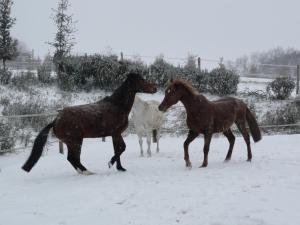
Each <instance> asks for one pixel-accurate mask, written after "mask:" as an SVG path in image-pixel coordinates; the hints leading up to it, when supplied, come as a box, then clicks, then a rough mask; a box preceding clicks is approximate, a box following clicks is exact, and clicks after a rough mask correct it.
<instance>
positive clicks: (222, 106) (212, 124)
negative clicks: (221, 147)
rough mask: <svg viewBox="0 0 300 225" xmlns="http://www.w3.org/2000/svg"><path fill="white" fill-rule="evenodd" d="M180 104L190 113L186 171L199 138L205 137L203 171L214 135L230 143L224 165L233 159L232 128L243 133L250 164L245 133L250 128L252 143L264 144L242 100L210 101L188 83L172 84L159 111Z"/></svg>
mask: <svg viewBox="0 0 300 225" xmlns="http://www.w3.org/2000/svg"><path fill="white" fill-rule="evenodd" d="M178 101H181V102H182V103H183V105H184V107H185V109H186V113H187V126H188V128H189V133H188V137H187V139H186V140H185V142H184V160H185V162H186V166H187V167H191V166H192V164H191V161H190V159H189V152H188V147H189V144H190V143H191V142H192V141H193V140H194V139H195V138H196V137H197V136H198V135H199V134H204V148H203V152H204V160H203V164H202V167H206V166H207V163H208V162H207V156H208V152H209V145H210V141H211V138H212V135H213V133H220V132H222V133H223V134H224V135H225V136H226V137H227V139H228V141H229V150H228V153H227V156H226V158H225V161H228V160H230V159H231V154H232V149H233V145H234V142H235V136H234V135H233V133H232V131H231V129H230V127H231V126H232V125H233V123H235V124H236V125H237V127H238V129H239V130H240V132H241V133H242V135H243V137H244V139H245V142H246V144H247V150H248V161H251V159H252V153H251V146H250V137H249V134H248V131H247V129H246V122H247V123H248V125H249V128H250V132H251V134H252V137H253V140H254V141H255V142H258V141H259V140H261V133H260V130H259V127H258V125H257V122H256V119H255V117H254V116H253V115H252V114H251V112H250V110H249V108H248V107H247V105H246V104H245V103H244V102H243V101H242V100H239V99H236V98H231V97H226V98H222V99H220V100H217V101H209V100H208V99H206V98H205V97H204V96H203V95H200V94H198V93H196V92H195V91H194V90H193V88H192V87H191V85H189V84H188V83H187V82H185V81H180V80H174V81H173V80H171V81H170V83H169V85H168V86H167V88H166V90H165V98H164V100H163V101H162V103H161V104H160V105H159V110H161V111H164V112H165V111H166V110H167V109H168V108H169V107H170V106H172V105H174V104H176V103H177V102H178Z"/></svg>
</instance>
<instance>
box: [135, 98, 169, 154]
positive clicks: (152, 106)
mask: <svg viewBox="0 0 300 225" xmlns="http://www.w3.org/2000/svg"><path fill="white" fill-rule="evenodd" d="M159 104H160V103H159V102H157V101H154V100H151V101H143V100H142V99H140V98H139V97H138V96H135V99H134V103H133V107H132V121H133V125H134V128H135V131H136V134H137V135H138V138H139V144H140V148H141V156H144V152H143V139H142V137H143V135H145V134H146V137H147V144H148V149H147V154H148V156H149V157H150V156H151V149H150V145H151V134H153V142H154V143H155V142H156V143H157V146H156V152H157V153H158V152H159V138H160V129H161V125H162V123H163V119H164V114H163V113H162V112H161V111H159V110H158V106H159Z"/></svg>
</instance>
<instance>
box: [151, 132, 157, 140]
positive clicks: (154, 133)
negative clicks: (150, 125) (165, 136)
mask: <svg viewBox="0 0 300 225" xmlns="http://www.w3.org/2000/svg"><path fill="white" fill-rule="evenodd" d="M152 140H153V143H157V130H156V129H155V130H152Z"/></svg>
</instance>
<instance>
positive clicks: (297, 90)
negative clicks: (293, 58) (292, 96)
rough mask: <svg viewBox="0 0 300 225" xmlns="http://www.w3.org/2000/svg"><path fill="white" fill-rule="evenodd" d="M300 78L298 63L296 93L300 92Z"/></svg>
mask: <svg viewBox="0 0 300 225" xmlns="http://www.w3.org/2000/svg"><path fill="white" fill-rule="evenodd" d="M299 79H300V65H297V86H296V94H297V95H298V94H299V88H300V87H299Z"/></svg>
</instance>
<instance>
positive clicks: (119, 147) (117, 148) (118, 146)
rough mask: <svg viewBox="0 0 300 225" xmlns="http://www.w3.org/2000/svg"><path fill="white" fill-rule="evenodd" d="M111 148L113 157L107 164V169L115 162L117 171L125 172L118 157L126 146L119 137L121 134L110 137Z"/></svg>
mask: <svg viewBox="0 0 300 225" xmlns="http://www.w3.org/2000/svg"><path fill="white" fill-rule="evenodd" d="M112 139H113V146H114V152H115V155H114V156H113V157H112V158H111V160H110V162H109V167H111V166H112V165H113V164H114V163H115V162H117V170H119V171H126V169H125V168H123V167H122V164H121V159H120V156H121V154H122V153H123V152H124V151H125V149H126V144H125V142H124V140H123V138H122V136H121V134H118V135H115V136H112Z"/></svg>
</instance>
